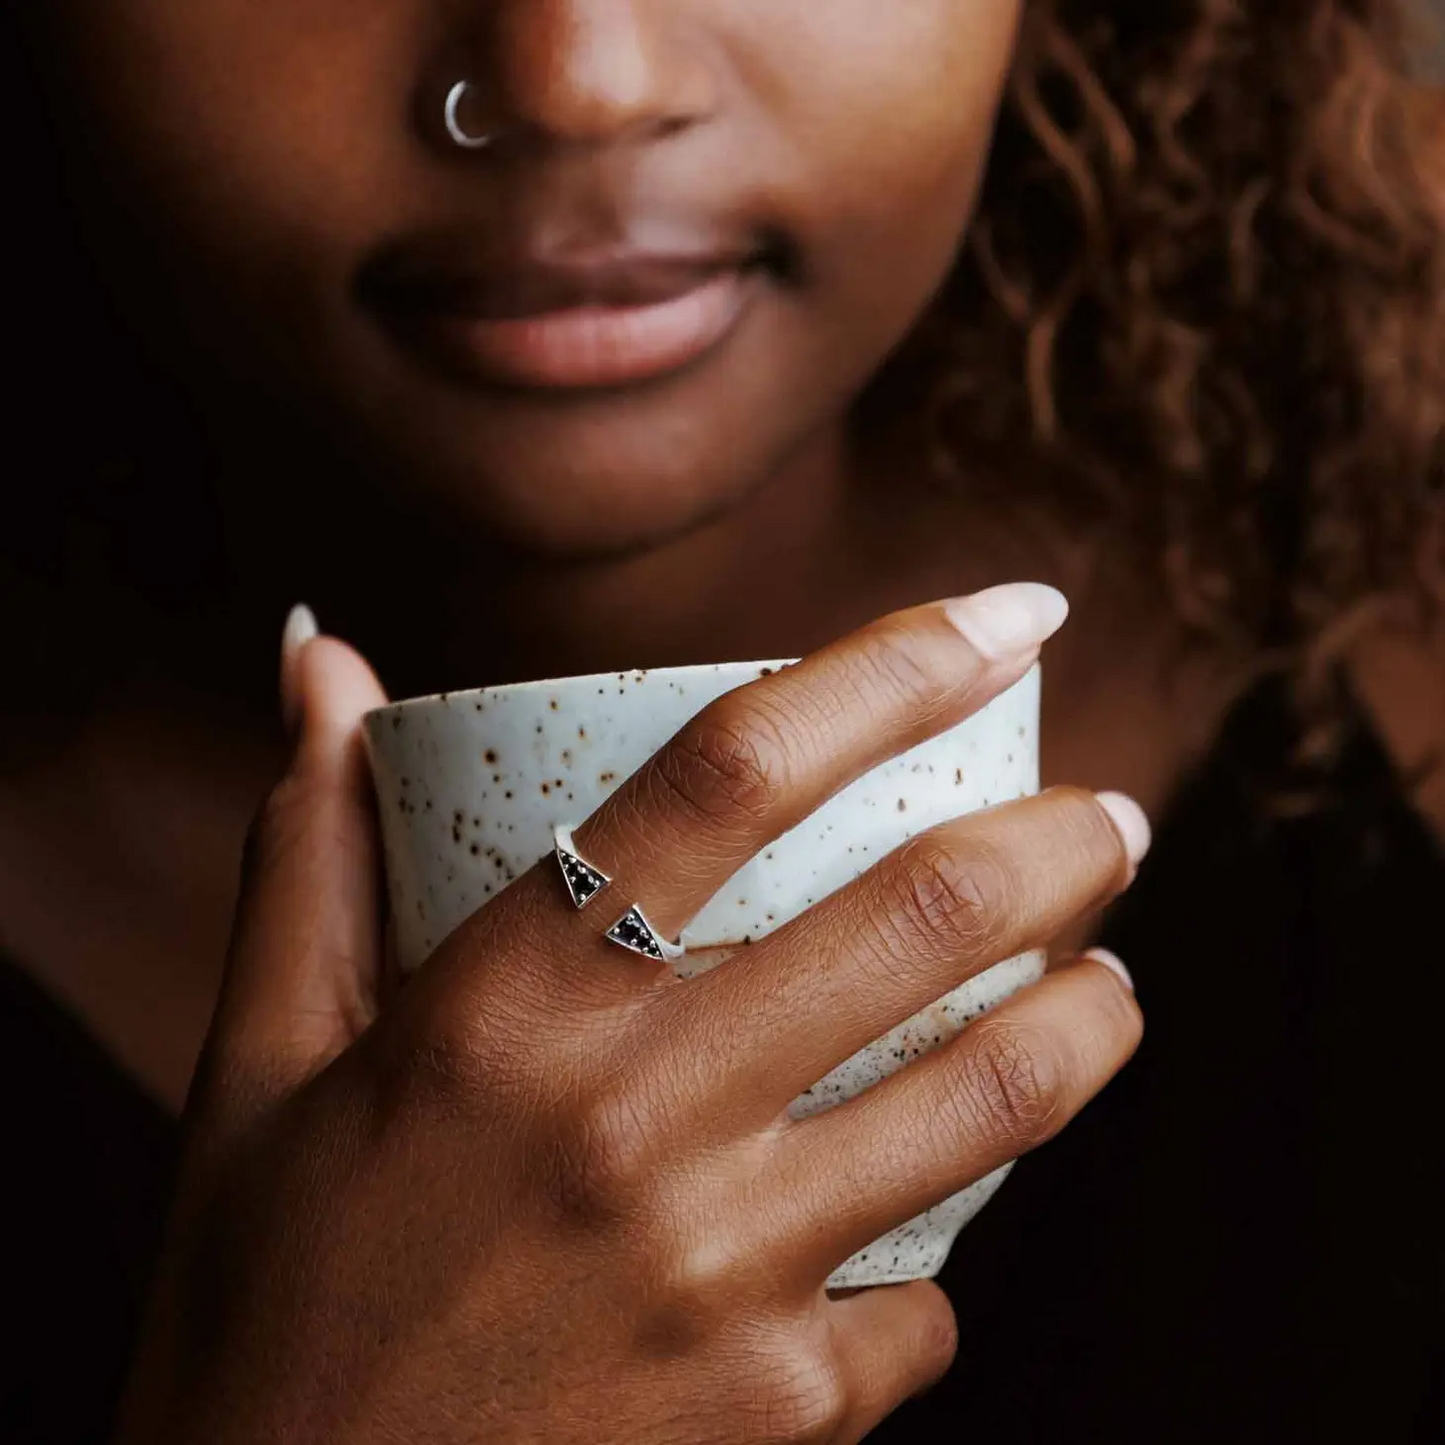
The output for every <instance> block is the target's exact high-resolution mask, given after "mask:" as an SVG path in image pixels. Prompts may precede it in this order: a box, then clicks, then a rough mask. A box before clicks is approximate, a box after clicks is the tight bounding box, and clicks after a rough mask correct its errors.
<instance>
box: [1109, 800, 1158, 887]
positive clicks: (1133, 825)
mask: <svg viewBox="0 0 1445 1445" xmlns="http://www.w3.org/2000/svg"><path fill="white" fill-rule="evenodd" d="M1097 797H1098V799H1099V806H1100V807H1102V808H1103V810H1104V811H1105V812H1106V813H1107V814H1108V815H1109V816H1110V817H1111V818H1112V819H1113V820H1114V826H1115V827H1116V828H1117V829H1118V830H1119V836H1120V837H1121V838H1123V840H1124V848H1125V851H1126V852H1127V853H1128V854H1129V862H1130V863H1132V864H1133V865H1134V867H1136V868H1137V867H1138V866H1139V864H1140V863H1141V862H1142V861H1143V859H1144V855H1145V854H1146V853H1147V852H1148V851H1149V845H1150V843H1152V842H1153V839H1154V834H1153V830H1152V829H1151V828H1150V827H1149V819H1148V818H1147V817H1145V815H1144V810H1143V808H1141V807H1140V806H1139V805H1138V803H1136V802H1135V801H1134V800H1133V798H1131V797H1129V795H1128V794H1127V793H1099V794H1097Z"/></svg>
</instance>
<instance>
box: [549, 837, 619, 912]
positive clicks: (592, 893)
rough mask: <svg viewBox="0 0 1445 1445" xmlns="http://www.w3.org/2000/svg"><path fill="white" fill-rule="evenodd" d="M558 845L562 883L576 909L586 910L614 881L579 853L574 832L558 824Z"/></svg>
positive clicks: (555, 840) (554, 839)
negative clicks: (573, 838) (565, 886)
mask: <svg viewBox="0 0 1445 1445" xmlns="http://www.w3.org/2000/svg"><path fill="white" fill-rule="evenodd" d="M552 838H553V841H554V843H555V844H556V853H557V862H558V864H559V865H560V867H561V869H562V881H563V882H564V883H566V885H567V892H568V893H569V894H570V895H571V897H572V906H573V907H574V908H586V907H587V905H588V904H589V903H591V902H592V900H593V899H594V898H596V897H597V895H598V894H599V893H601V892H602V890H603V889H604V888H606V887H607V885H608V884H609V883H611V882H612V879H611V878H610V877H608V875H607V874H606V873H604V872H603V871H602V870H601V869H600V868H595V867H593V865H592V864H591V863H589V862H588V861H587V860H586V859H585V858H584V857H583V856H582V855H581V854H580V853H579V852H578V851H577V845H576V844H575V843H574V842H573V841H572V830H571V828H568V827H566V826H565V825H563V824H561V823H558V824H557V826H556V827H555V828H553V829H552Z"/></svg>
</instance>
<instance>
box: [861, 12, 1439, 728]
mask: <svg viewBox="0 0 1445 1445" xmlns="http://www.w3.org/2000/svg"><path fill="white" fill-rule="evenodd" d="M1427 29H1428V27H1427V26H1426V24H1425V17H1423V16H1421V15H1415V14H1412V13H1411V12H1410V11H1409V10H1408V8H1407V6H1406V5H1404V4H1403V3H1402V0H1267V3H1266V0H1254V3H1250V0H1122V3H1121V0H1028V3H1027V4H1026V9H1025V14H1024V20H1023V28H1022V35H1021V40H1020V46H1019V52H1018V56H1017V61H1016V65H1015V70H1014V74H1013V77H1012V82H1011V86H1010V90H1009V94H1008V97H1007V101H1006V105H1005V108H1004V113H1003V115H1002V118H1001V121H1000V125H999V129H998V134H997V137H996V143H995V147H994V151H993V155H992V157H991V161H990V166H989V170H988V173H987V175H986V178H985V182H984V187H983V192H982V197H981V203H980V208H979V211H978V214H977V217H976V219H975V222H974V224H973V227H972V230H971V233H970V236H969V240H968V243H967V246H966V248H965V251H964V254H963V255H962V256H961V258H960V261H959V264H958V266H957V268H956V270H955V273H954V275H953V276H952V277H951V279H950V281H949V284H948V286H947V287H946V289H945V292H944V293H943V295H942V296H941V297H940V299H939V302H938V304H937V305H936V306H935V308H934V309H933V311H932V313H931V315H930V316H929V317H928V318H926V321H925V323H924V325H922V326H921V327H920V328H919V330H918V332H917V334H916V335H915V337H914V338H913V339H912V341H911V342H910V344H909V345H908V346H907V347H906V348H905V349H904V351H903V352H902V353H901V355H900V356H899V358H898V364H897V369H896V370H895V372H894V374H893V375H892V376H891V377H887V378H884V379H883V381H882V382H881V383H880V385H881V388H882V390H883V391H884V392H885V393H886V395H887V397H888V399H889V404H890V405H894V406H898V405H906V404H907V403H906V402H904V400H903V398H904V397H905V396H907V395H909V394H912V395H914V396H916V397H919V398H921V411H922V419H923V420H924V421H925V422H926V426H927V432H926V434H927V437H928V439H929V443H930V447H931V456H932V461H933V464H934V465H935V467H936V468H937V469H938V470H939V471H940V472H941V473H942V474H944V475H949V474H953V473H961V472H962V471H963V469H964V467H965V465H966V464H970V463H972V462H974V461H975V460H976V459H977V458H979V457H980V456H983V457H988V456H990V455H993V456H998V457H1000V458H1009V459H1012V460H1011V463H1010V464H1009V465H1007V467H1006V468H1001V470H1006V472H1007V478H1008V481H1007V485H1008V488H1009V490H1010V493H1011V494H1012V497H1013V500H1015V501H1016V500H1017V499H1018V493H1019V489H1020V488H1021V487H1022V488H1029V487H1032V488H1033V492H1032V494H1026V495H1025V497H1024V500H1025V501H1026V502H1036V503H1039V504H1042V505H1045V506H1047V507H1048V508H1049V511H1050V515H1051V516H1056V517H1057V516H1063V517H1065V518H1067V519H1068V520H1069V521H1070V522H1071V523H1072V524H1074V525H1078V526H1091V525H1092V526H1104V527H1109V528H1110V529H1112V530H1113V534H1114V536H1115V537H1116V539H1117V540H1119V541H1120V542H1122V541H1124V540H1125V539H1127V540H1128V541H1129V542H1131V543H1132V544H1133V545H1134V548H1135V551H1136V554H1137V556H1138V557H1139V559H1140V561H1141V565H1149V566H1155V567H1157V568H1158V580H1159V582H1160V583H1161V585H1162V587H1163V589H1164V591H1165V594H1166V595H1167V596H1168V597H1169V599H1170V600H1171V603H1172V605H1173V607H1174V608H1175V609H1176V610H1177V612H1178V614H1179V617H1180V619H1181V621H1182V622H1183V623H1184V625H1185V627H1186V630H1187V633H1188V635H1190V636H1193V637H1195V638H1197V639H1201V640H1202V639H1207V638H1214V639H1221V640H1222V639H1226V638H1228V639H1234V640H1238V641H1242V642H1244V643H1246V644H1247V645H1251V646H1257V647H1262V648H1264V649H1266V650H1268V651H1269V652H1271V653H1273V654H1274V655H1275V656H1277V657H1278V658H1280V659H1281V661H1282V662H1284V661H1287V662H1288V663H1289V664H1290V665H1292V666H1293V667H1294V668H1295V675H1296V678H1297V680H1299V681H1301V682H1302V683H1305V684H1306V685H1305V686H1303V687H1301V688H1300V689H1299V696H1300V698H1301V700H1304V699H1305V698H1306V697H1307V696H1308V695H1309V693H1310V692H1311V688H1310V686H1309V680H1310V679H1312V678H1313V679H1314V680H1315V682H1316V683H1318V681H1319V678H1320V676H1321V674H1322V672H1323V671H1324V668H1325V660H1326V659H1328V657H1329V655H1330V653H1331V652H1332V651H1333V650H1334V649H1335V647H1336V646H1338V645H1339V644H1340V643H1342V641H1343V639H1344V638H1345V637H1346V636H1347V635H1348V633H1349V630H1350V628H1351V626H1352V625H1353V624H1354V622H1356V621H1357V620H1358V619H1360V618H1361V617H1362V616H1363V615H1365V613H1366V612H1367V611H1368V610H1369V606H1370V604H1371V602H1372V601H1375V600H1378V599H1380V598H1383V597H1389V598H1391V599H1393V600H1395V601H1404V602H1405V603H1406V604H1407V605H1413V608H1414V610H1415V613H1416V619H1417V620H1420V621H1423V622H1425V623H1426V624H1427V625H1433V623H1434V621H1435V619H1436V617H1437V615H1438V613H1439V610H1440V609H1439V603H1440V599H1441V597H1442V593H1445V587H1442V583H1441V576H1440V572H1441V565H1440V564H1441V558H1440V555H1439V551H1440V541H1441V528H1440V520H1441V505H1440V497H1441V480H1442V434H1445V433H1442V424H1445V146H1442V144H1441V141H1442V140H1445V134H1442V125H1441V119H1442V110H1441V105H1440V100H1439V97H1438V93H1437V92H1436V90H1435V89H1434V88H1433V87H1431V86H1428V85H1426V84H1424V83H1423V82H1422V81H1420V80H1418V79H1416V78H1415V77H1414V75H1413V74H1412V71H1411V67H1410V65H1409V61H1410V59H1411V58H1412V57H1418V56H1419V55H1420V54H1421V48H1422V46H1423V45H1424V44H1425V43H1426V41H1427ZM900 380H902V381H903V384H902V385H899V384H897V383H898V382H899V381H900ZM916 405H918V404H916ZM1025 449H1027V451H1028V452H1030V453H1032V455H1033V456H1035V457H1036V458H1037V460H1038V462H1039V463H1040V464H1039V465H1038V466H1036V467H1033V468H1030V467H1027V466H1024V467H1021V466H1019V465H1018V458H1019V456H1020V454H1021V452H1022V451H1023V450H1025ZM970 485H977V477H976V476H971V477H970ZM1316 690H1317V689H1316Z"/></svg>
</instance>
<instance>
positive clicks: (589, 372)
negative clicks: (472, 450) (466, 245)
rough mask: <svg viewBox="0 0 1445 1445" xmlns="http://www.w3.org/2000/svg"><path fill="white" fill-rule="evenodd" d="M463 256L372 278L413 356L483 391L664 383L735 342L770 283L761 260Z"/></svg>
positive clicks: (744, 256) (414, 261) (615, 252)
mask: <svg viewBox="0 0 1445 1445" xmlns="http://www.w3.org/2000/svg"><path fill="white" fill-rule="evenodd" d="M459 250H460V248H458V247H457V246H456V245H455V244H453V245H450V246H449V247H448V248H447V249H446V250H445V251H434V252H433V253H432V254H430V255H428V254H424V253H423V254H406V255H402V256H398V257H397V258H395V259H394V260H393V261H392V262H391V263H390V264H387V265H383V266H382V267H379V268H378V269H377V270H376V271H375V272H374V273H372V274H371V275H370V276H369V277H368V278H367V286H366V288H365V289H366V293H367V295H368V299H369V300H370V301H371V302H372V304H373V306H374V307H375V309H376V310H377V311H378V312H379V314H380V315H381V316H383V317H384V318H385V319H386V321H387V323H388V324H389V325H390V327H391V328H392V329H393V330H394V331H395V332H396V333H397V334H398V335H399V336H400V337H402V338H403V339H404V340H405V341H406V342H407V343H408V344H410V345H412V346H415V347H420V348H421V349H422V350H423V351H424V352H426V353H427V354H428V355H429V356H430V358H431V359H432V360H433V361H436V362H439V363H441V364H443V365H444V366H446V367H447V368H448V369H449V370H451V371H452V372H453V373H454V374H460V375H461V376H463V377H465V378H466V379H468V380H471V381H474V382H476V381H480V382H483V383H489V384H492V385H500V386H509V387H523V388H541V389H562V390H567V389H592V388H598V387H612V386H623V385H627V384H630V383H637V382H641V381H647V380H652V379H656V378H658V377H660V376H663V375H666V374H667V373H669V372H673V371H677V370H679V369H680V368H682V367H684V366H687V365H688V364H690V363H692V362H694V361H696V360H698V359H699V358H700V357H702V356H703V355H705V354H706V353H708V352H709V351H711V350H713V349H714V348H716V347H717V346H719V345H721V343H722V342H723V341H724V340H725V339H726V337H727V336H728V335H729V334H730V333H731V332H732V331H733V329H734V328H735V327H736V325H737V324H738V322H739V321H740V320H741V317H742V315H743V313H744V311H745V310H746V309H747V306H748V303H749V302H750V301H751V299H752V298H753V296H754V295H755V294H756V290H757V288H758V286H759V284H761V281H762V279H763V277H762V273H763V271H764V269H765V258H764V256H763V254H762V252H761V251H760V250H758V249H752V250H744V249H739V248H727V247H711V248H704V247H695V248H693V249H691V250H688V251H673V252H670V253H657V252H643V251H639V250H626V249H617V248H614V249H611V250H608V251H605V252H600V251H593V252H591V253H590V254H575V253H574V254H572V255H568V256H554V257H541V256H538V255H535V254H532V255H527V254H525V253H524V254H522V255H519V256H516V257H513V258H508V259H505V260H496V259H493V260H491V261H490V262H489V263H488V264H485V265H477V264H474V263H473V262H471V260H470V258H469V257H468V256H467V255H466V254H464V253H462V254H459Z"/></svg>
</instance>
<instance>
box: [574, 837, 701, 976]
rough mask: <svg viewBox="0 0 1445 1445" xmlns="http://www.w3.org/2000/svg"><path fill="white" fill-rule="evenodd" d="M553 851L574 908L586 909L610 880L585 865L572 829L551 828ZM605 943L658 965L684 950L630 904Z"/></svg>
mask: <svg viewBox="0 0 1445 1445" xmlns="http://www.w3.org/2000/svg"><path fill="white" fill-rule="evenodd" d="M552 841H553V849H554V852H555V853H556V855H557V864H558V866H559V867H560V868H561V870H562V881H563V882H564V883H566V885H567V892H568V894H569V895H570V896H571V899H572V906H573V907H574V908H579V909H580V908H586V907H587V905H588V904H589V903H591V902H592V900H593V899H594V898H596V897H597V895H598V894H599V893H601V892H602V890H603V889H604V888H606V887H608V886H609V885H610V884H611V882H612V879H611V878H610V877H608V875H607V874H606V873H604V872H603V871H602V870H601V869H600V868H598V867H597V866H596V865H595V864H592V863H589V862H588V861H587V860H586V859H585V858H584V857H583V856H582V855H581V854H580V853H579V852H578V851H577V845H576V843H574V842H573V841H572V829H571V828H569V827H568V826H567V825H566V824H564V823H558V824H557V825H556V826H555V827H554V828H553V829H552ZM604 937H605V938H606V939H607V941H608V942H609V943H615V944H616V945H617V946H618V947H619V948H625V949H626V950H627V951H628V952H629V953H636V954H640V955H641V956H642V957H643V958H651V959H654V960H656V961H657V962H659V963H664V962H670V961H671V960H673V959H676V958H681V957H682V956H683V954H684V953H686V952H687V949H686V948H685V947H684V946H683V945H682V944H681V943H672V942H670V941H669V940H668V939H666V938H664V937H663V936H662V935H661V934H660V933H659V932H658V931H657V930H656V929H655V928H654V927H653V926H652V924H651V923H649V922H648V921H647V915H646V914H645V913H644V912H643V911H642V905H641V904H640V903H634V904H633V905H632V907H631V908H629V909H628V910H627V912H626V913H624V914H623V915H622V917H621V918H619V919H618V920H617V922H616V923H614V924H613V925H612V927H611V928H609V929H608V930H607V932H606V934H605V935H604Z"/></svg>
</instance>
